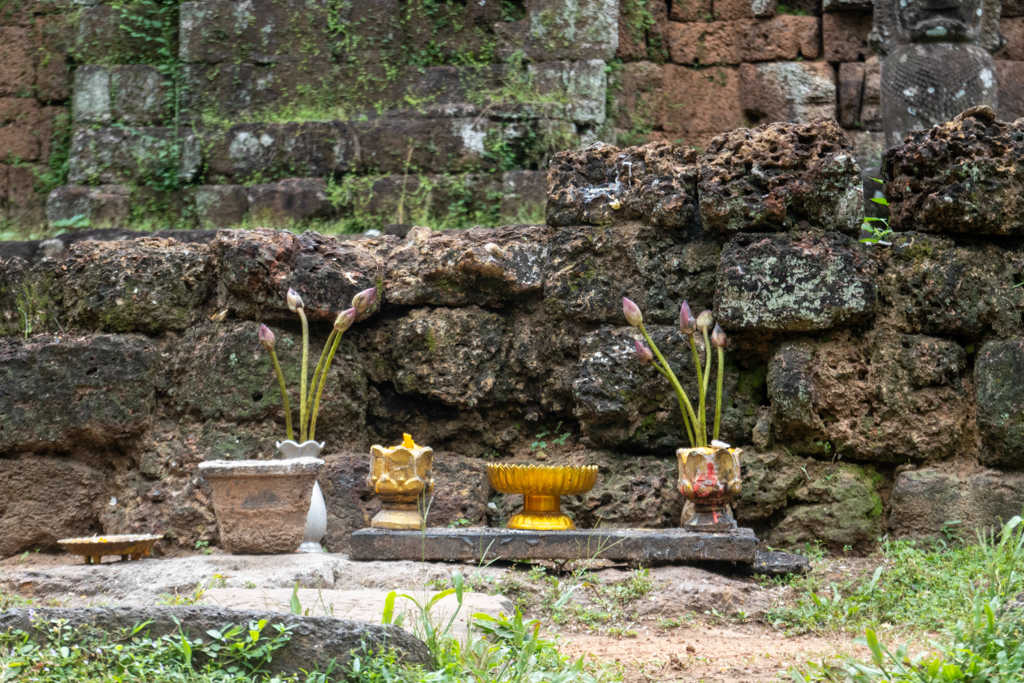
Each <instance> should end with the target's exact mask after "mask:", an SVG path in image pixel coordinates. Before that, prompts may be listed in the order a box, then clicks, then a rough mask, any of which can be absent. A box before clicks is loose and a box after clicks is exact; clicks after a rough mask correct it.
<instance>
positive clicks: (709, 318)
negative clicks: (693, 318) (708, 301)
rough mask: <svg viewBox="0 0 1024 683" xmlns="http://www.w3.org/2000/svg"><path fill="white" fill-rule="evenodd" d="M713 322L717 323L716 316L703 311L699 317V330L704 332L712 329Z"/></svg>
mask: <svg viewBox="0 0 1024 683" xmlns="http://www.w3.org/2000/svg"><path fill="white" fill-rule="evenodd" d="M713 322H715V316H714V314H712V313H711V311H701V313H700V315H698V316H697V329H699V330H700V331H701V332H703V331H705V330H707V329H708V328H709V327H711V324H712V323H713Z"/></svg>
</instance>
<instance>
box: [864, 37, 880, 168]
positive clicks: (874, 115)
mask: <svg viewBox="0 0 1024 683" xmlns="http://www.w3.org/2000/svg"><path fill="white" fill-rule="evenodd" d="M860 122H861V126H862V127H863V128H864V130H877V131H880V130H882V67H881V64H880V62H879V59H878V57H869V58H868V59H867V61H865V62H864V102H863V104H861V109H860ZM879 163H880V162H879Z"/></svg>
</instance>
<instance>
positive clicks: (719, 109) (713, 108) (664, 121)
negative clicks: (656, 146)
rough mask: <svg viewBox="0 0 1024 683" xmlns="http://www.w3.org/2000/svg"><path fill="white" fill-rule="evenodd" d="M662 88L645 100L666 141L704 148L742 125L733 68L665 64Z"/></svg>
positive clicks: (737, 84)
mask: <svg viewBox="0 0 1024 683" xmlns="http://www.w3.org/2000/svg"><path fill="white" fill-rule="evenodd" d="M662 68H663V74H664V75H663V78H664V89H663V91H662V92H660V93H658V92H655V91H652V92H651V95H650V96H649V97H648V98H645V101H648V102H651V104H652V106H653V107H655V108H656V111H657V112H658V114H657V123H658V125H659V126H660V127H661V129H662V130H664V131H665V133H666V135H667V137H668V139H670V140H673V141H678V140H681V141H682V142H683V143H684V144H688V145H693V146H697V147H705V148H706V147H707V146H708V144H709V143H710V141H711V139H712V138H713V137H714V136H716V135H718V134H719V133H724V132H727V131H730V130H733V129H735V128H740V127H742V126H743V125H744V116H743V105H742V102H741V96H740V79H739V74H738V72H737V70H736V69H735V68H734V67H715V68H714V69H708V70H699V69H688V68H686V67H681V66H676V65H674V64H666V65H665V66H664V67H662Z"/></svg>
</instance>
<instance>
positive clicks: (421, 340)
mask: <svg viewBox="0 0 1024 683" xmlns="http://www.w3.org/2000/svg"><path fill="white" fill-rule="evenodd" d="M505 332H506V321H505V320H504V319H503V318H502V317H501V316H499V315H497V314H495V313H491V312H489V311H486V310H484V309H482V308H479V307H477V306H468V307H464V308H436V309H425V308H420V309H415V310H413V311H411V312H410V313H409V314H408V315H406V316H403V317H402V318H399V319H397V320H392V321H387V322H386V323H385V324H384V325H383V326H380V327H377V328H375V329H374V330H372V331H371V332H370V335H371V336H370V340H369V344H370V345H371V347H376V348H378V349H379V353H380V356H379V358H380V360H379V361H378V363H377V365H378V367H376V368H375V369H374V373H375V374H374V375H373V380H374V381H375V382H380V381H390V382H392V383H393V385H394V387H395V389H396V390H397V391H398V392H399V393H400V394H413V395H417V396H423V397H428V398H430V399H434V400H438V401H442V402H443V403H445V404H447V405H451V406H459V407H462V408H473V407H475V406H477V405H489V404H491V403H494V402H495V401H498V400H501V398H502V397H503V396H505V395H507V393H508V386H507V380H506V379H505V378H504V377H502V366H503V365H504V363H505V356H506V354H507V353H508V349H507V345H506V341H505Z"/></svg>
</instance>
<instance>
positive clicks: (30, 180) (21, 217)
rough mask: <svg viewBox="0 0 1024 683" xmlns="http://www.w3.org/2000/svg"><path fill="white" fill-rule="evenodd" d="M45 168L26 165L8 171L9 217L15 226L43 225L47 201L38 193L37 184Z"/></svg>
mask: <svg viewBox="0 0 1024 683" xmlns="http://www.w3.org/2000/svg"><path fill="white" fill-rule="evenodd" d="M45 171H46V169H45V168H43V167H41V166H38V165H34V164H24V165H20V166H11V167H10V168H9V169H8V171H7V182H8V188H7V216H8V218H10V219H11V222H12V223H14V224H15V225H22V226H25V227H33V228H34V227H35V226H38V225H41V224H42V222H43V220H44V215H45V199H44V197H43V196H42V195H41V194H40V193H38V192H36V183H37V181H38V178H39V176H40V175H41V174H42V173H44V172H45Z"/></svg>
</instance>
